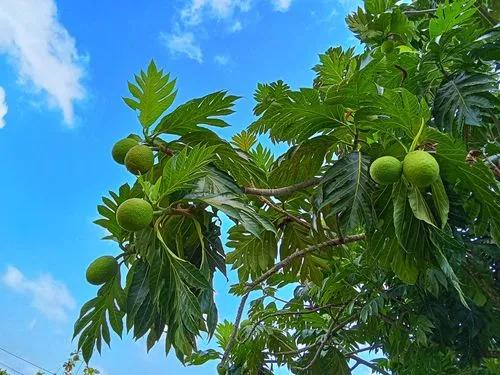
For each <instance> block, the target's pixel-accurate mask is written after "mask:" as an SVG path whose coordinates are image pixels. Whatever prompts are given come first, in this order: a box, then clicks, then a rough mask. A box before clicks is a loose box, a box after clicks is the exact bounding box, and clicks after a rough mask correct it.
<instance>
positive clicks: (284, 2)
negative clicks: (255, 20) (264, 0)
mask: <svg viewBox="0 0 500 375" xmlns="http://www.w3.org/2000/svg"><path fill="white" fill-rule="evenodd" d="M272 3H273V6H274V9H275V10H277V11H278V12H286V11H287V10H288V8H290V5H292V0H272Z"/></svg>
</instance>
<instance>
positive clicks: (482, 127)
mask: <svg viewBox="0 0 500 375" xmlns="http://www.w3.org/2000/svg"><path fill="white" fill-rule="evenodd" d="M493 7H494V4H493V3H490V1H487V0H483V1H473V0H455V1H448V0H446V1H431V0H417V1H414V2H412V3H410V4H408V3H405V4H399V3H396V2H395V1H393V0H365V2H364V7H363V8H358V9H357V10H356V11H355V12H354V13H353V14H351V15H349V16H348V17H347V19H346V21H347V25H348V27H349V28H350V30H351V31H352V32H353V33H354V35H355V36H356V37H357V38H358V39H359V40H360V42H361V44H362V46H363V47H364V50H363V51H361V52H356V50H355V49H353V48H350V49H347V50H343V49H342V48H340V47H336V48H330V49H329V50H328V51H326V52H325V53H324V54H321V55H320V57H319V60H320V61H319V63H318V65H316V66H315V67H314V71H315V72H316V77H315V79H314V82H313V83H312V87H308V88H301V89H298V90H294V89H292V88H291V87H290V86H288V85H287V84H286V83H284V82H283V81H277V82H273V83H267V84H259V85H258V86H257V90H256V93H255V100H256V105H255V110H254V112H255V115H256V116H257V118H256V120H255V121H254V122H253V123H252V124H250V125H249V126H248V128H247V129H245V130H243V131H242V132H240V133H239V134H237V135H235V136H234V137H233V139H232V141H231V142H228V141H226V140H223V139H221V138H220V137H219V136H218V135H217V133H216V132H214V130H213V129H214V127H215V128H217V127H225V126H228V123H227V120H226V119H225V116H226V115H229V114H231V113H232V112H233V109H232V108H233V105H234V103H235V101H236V100H237V99H238V97H236V96H231V95H229V94H227V93H226V92H222V91H221V92H215V93H212V94H209V95H206V96H204V97H201V98H197V99H193V100H191V101H188V102H187V103H185V104H181V105H179V106H178V107H177V108H175V109H173V110H170V111H169V112H168V113H165V112H167V111H168V110H169V109H170V106H171V104H172V102H173V99H174V96H175V92H176V91H175V80H172V81H171V80H170V78H169V75H168V74H164V73H163V72H162V71H161V70H158V69H157V67H156V65H155V64H154V63H153V62H151V64H150V65H149V67H148V68H147V69H146V70H145V71H142V72H140V73H139V74H138V75H137V76H136V77H135V80H136V83H137V84H132V83H130V84H129V89H130V92H131V95H132V96H133V97H134V98H135V99H125V101H126V103H127V104H128V105H129V106H130V107H131V108H132V109H133V110H137V111H138V115H139V123H140V124H141V125H142V133H143V137H142V139H141V142H142V143H143V144H145V145H147V146H149V147H150V148H151V149H152V150H154V152H155V165H154V166H153V168H152V169H151V170H150V171H149V172H147V173H145V174H142V175H140V176H138V177H137V180H136V182H135V183H134V184H133V186H129V185H123V186H121V187H120V188H119V189H118V191H117V192H110V193H109V194H110V197H105V198H103V205H100V206H99V207H98V211H99V213H100V215H101V216H102V218H100V219H98V220H97V221H96V223H97V224H98V225H100V226H102V227H104V228H105V229H106V230H107V231H108V232H109V235H107V236H106V237H105V239H108V240H112V241H115V242H116V243H117V246H118V247H119V249H120V254H119V255H118V258H120V259H121V263H122V267H121V272H120V273H118V274H116V275H115V277H114V278H113V279H112V280H111V281H109V282H107V283H106V284H104V285H103V286H102V287H101V288H100V289H99V291H98V292H97V296H96V297H95V298H94V299H92V300H90V301H89V302H87V303H86V304H85V305H84V306H83V307H82V311H81V314H80V317H79V319H78V321H77V322H76V324H75V336H79V339H78V348H79V349H80V350H81V351H82V355H83V357H84V359H85V360H86V361H89V360H90V358H91V356H92V354H93V352H94V350H95V349H97V350H98V351H99V352H100V351H101V346H102V341H103V340H104V342H105V343H107V344H108V345H109V344H110V340H111V337H110V336H111V335H110V328H111V329H112V330H113V331H115V333H117V334H118V335H119V336H121V335H122V332H123V330H124V329H125V330H126V331H128V332H131V334H132V336H133V337H134V339H140V338H142V337H146V343H147V347H148V349H149V348H151V347H152V346H154V345H155V344H157V343H158V342H160V341H162V345H163V346H164V348H165V351H166V353H169V352H170V351H171V350H173V351H174V352H175V355H176V356H177V358H178V359H179V360H180V361H181V362H182V363H184V364H188V365H201V364H203V363H205V362H206V361H210V360H219V366H218V369H219V372H220V373H224V374H255V375H260V374H271V373H273V371H274V369H275V368H276V366H285V367H287V368H288V369H289V371H290V372H291V373H294V374H326V373H330V374H349V373H351V371H352V368H353V367H356V366H358V365H361V366H368V367H370V368H371V369H372V370H373V371H374V372H379V373H383V374H387V373H394V374H415V375H418V374H458V373H461V374H494V373H497V371H498V369H499V366H500V362H499V360H498V359H497V358H498V357H499V346H498V343H499V337H500V324H499V322H500V320H499V319H498V314H499V309H500V294H499V291H500V285H499V283H498V274H497V271H498V259H499V258H500V249H499V243H500V185H499V183H498V178H499V176H500V167H499V160H500V157H499V155H500V145H499V131H500V127H499V126H500V118H499V113H500V111H499V109H500V102H499V95H498V84H499V80H498V55H499V52H500V51H499V40H500V39H499V35H500V34H499V31H498V25H496V22H497V21H496V17H498V10H497V9H494V8H493ZM385 41H390V42H392V43H393V44H394V46H395V48H394V49H393V50H391V51H388V50H386V51H385V53H384V52H383V51H382V50H381V48H380V46H381V44H382V43H383V42H385ZM265 137H268V138H269V140H270V141H271V142H286V143H287V144H288V146H289V148H288V150H287V151H286V152H285V153H283V154H282V155H279V156H277V157H275V156H274V155H273V151H272V150H271V149H270V148H268V147H266V146H265V144H262V143H260V142H258V139H260V140H262V139H264V138H265ZM413 150H424V151H427V152H429V153H430V154H431V155H432V156H433V157H434V158H435V159H436V160H437V162H438V164H439V178H438V179H437V180H435V181H434V182H433V183H432V184H431V185H430V186H427V187H424V188H422V187H417V186H413V185H412V184H411V183H410V182H408V180H407V179H406V178H405V176H404V175H403V176H402V177H401V179H400V181H398V182H396V183H395V184H393V185H378V184H377V183H376V182H375V181H373V180H372V179H371V178H370V175H369V167H370V164H371V162H372V161H373V160H374V159H376V158H378V157H380V156H385V155H388V156H393V157H395V158H397V159H399V160H401V161H402V160H403V159H404V157H405V155H406V154H408V153H409V152H411V151H413ZM132 197H140V198H142V199H145V200H147V201H148V202H150V203H151V204H152V205H153V207H154V210H155V218H154V220H153V222H152V223H151V225H150V226H148V227H147V228H145V229H143V230H140V231H137V232H129V231H126V230H124V229H122V228H121V227H120V226H119V225H118V223H117V222H116V218H115V214H116V210H117V208H118V206H119V205H120V204H121V203H122V202H124V201H125V200H126V199H129V198H132ZM224 217H227V218H228V219H229V220H230V223H231V224H232V226H231V228H230V229H229V241H228V243H227V248H228V250H229V253H228V254H227V255H226V254H225V253H224V247H223V244H222V242H221V220H225V219H224ZM226 264H229V265H231V266H232V269H234V270H236V272H237V275H238V283H237V284H235V285H233V286H232V287H231V293H233V294H235V295H237V296H241V298H242V300H241V301H242V302H241V305H240V308H239V309H238V311H237V318H236V320H235V322H234V323H231V322H228V321H224V322H218V319H217V307H216V305H215V302H214V290H213V279H214V273H215V272H222V273H223V274H224V275H225V274H226V272H227V271H226ZM122 276H123V277H122ZM291 289H293V293H292V294H291V295H290V293H289V292H288V293H287V291H289V290H291ZM250 292H252V294H250ZM249 298H250V299H251V300H250V302H249V304H248V305H249V307H248V310H247V311H246V310H244V308H245V306H246V302H248V299H249ZM244 311H246V312H245V314H244V315H245V316H246V317H245V318H243V314H242V313H243V312H244ZM202 334H206V335H207V337H208V338H212V336H214V340H215V341H216V343H217V345H218V349H208V350H199V349H198V342H197V339H198V338H199V336H200V335H202ZM366 351H377V353H378V354H377V355H378V356H379V358H377V359H373V360H371V361H367V360H364V359H363V358H362V356H363V354H362V353H363V352H366Z"/></svg>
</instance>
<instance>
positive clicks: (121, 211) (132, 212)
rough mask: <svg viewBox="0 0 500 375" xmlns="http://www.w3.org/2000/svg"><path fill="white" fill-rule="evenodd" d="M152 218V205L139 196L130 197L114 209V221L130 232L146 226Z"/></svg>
mask: <svg viewBox="0 0 500 375" xmlns="http://www.w3.org/2000/svg"><path fill="white" fill-rule="evenodd" d="M151 220H153V207H151V204H149V203H148V202H146V201H145V200H144V199H141V198H131V199H127V200H126V201H125V202H123V203H122V204H121V205H120V206H119V207H118V210H116V221H117V222H118V224H119V225H120V226H121V227H122V228H123V229H125V230H129V231H132V232H135V231H138V230H141V229H144V228H146V227H147V226H148V225H149V223H151Z"/></svg>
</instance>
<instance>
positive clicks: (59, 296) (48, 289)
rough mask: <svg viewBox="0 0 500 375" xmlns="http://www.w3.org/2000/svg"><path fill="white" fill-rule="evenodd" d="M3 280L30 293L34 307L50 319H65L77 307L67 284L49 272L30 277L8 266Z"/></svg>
mask: <svg viewBox="0 0 500 375" xmlns="http://www.w3.org/2000/svg"><path fill="white" fill-rule="evenodd" d="M1 280H2V282H3V284H5V285H6V286H7V287H9V288H10V289H12V290H14V291H16V292H19V293H25V294H27V295H29V296H30V297H31V299H32V301H31V302H32V305H33V307H35V308H36V309H37V310H38V311H40V312H41V313H42V314H43V315H45V316H46V317H47V318H49V319H52V320H57V321H65V320H66V319H67V314H68V312H69V311H70V310H72V309H74V308H75V300H74V298H73V297H72V296H71V293H70V292H69V290H68V288H67V287H66V285H65V284H63V283H62V282H60V281H57V280H54V278H53V277H52V276H51V275H49V274H44V275H41V276H39V277H37V278H34V279H29V278H27V277H26V276H24V274H23V273H22V272H21V271H20V270H19V269H17V268H16V267H14V266H8V267H7V270H6V271H5V273H4V274H3V275H2V278H1Z"/></svg>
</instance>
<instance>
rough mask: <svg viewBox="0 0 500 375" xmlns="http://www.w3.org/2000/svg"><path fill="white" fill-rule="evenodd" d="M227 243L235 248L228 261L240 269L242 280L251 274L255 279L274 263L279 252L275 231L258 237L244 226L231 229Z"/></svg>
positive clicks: (228, 255)
mask: <svg viewBox="0 0 500 375" xmlns="http://www.w3.org/2000/svg"><path fill="white" fill-rule="evenodd" d="M226 245H227V246H228V247H230V248H233V251H231V252H230V253H228V254H227V256H226V262H227V263H228V264H232V265H233V266H232V267H233V269H237V270H238V276H239V279H240V281H245V280H247V279H248V277H249V276H251V277H252V279H255V278H256V277H258V276H260V275H261V274H262V273H264V272H265V271H267V270H268V269H269V268H271V267H272V265H273V264H274V260H275V259H276V256H277V253H278V250H277V241H276V235H275V234H274V233H273V232H270V231H267V232H265V233H264V234H262V236H261V238H258V237H256V236H254V235H252V234H251V233H249V232H247V231H246V230H245V229H244V228H243V227H242V226H235V227H233V228H231V229H230V231H229V241H228V242H227V244H226Z"/></svg>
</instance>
